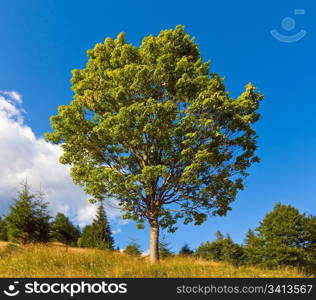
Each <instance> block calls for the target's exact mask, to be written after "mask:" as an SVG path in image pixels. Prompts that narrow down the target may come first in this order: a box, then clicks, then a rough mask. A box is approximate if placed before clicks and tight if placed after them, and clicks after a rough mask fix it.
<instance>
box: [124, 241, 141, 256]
mask: <svg viewBox="0 0 316 300" xmlns="http://www.w3.org/2000/svg"><path fill="white" fill-rule="evenodd" d="M124 253H126V254H130V255H134V256H140V255H141V254H142V252H141V250H140V246H139V245H138V244H137V243H136V242H134V241H133V242H131V243H130V244H128V245H127V246H126V248H125V250H124Z"/></svg>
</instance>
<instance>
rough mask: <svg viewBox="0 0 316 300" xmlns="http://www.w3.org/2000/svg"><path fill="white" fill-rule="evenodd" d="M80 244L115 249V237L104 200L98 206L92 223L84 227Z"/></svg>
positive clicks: (84, 246)
mask: <svg viewBox="0 0 316 300" xmlns="http://www.w3.org/2000/svg"><path fill="white" fill-rule="evenodd" d="M78 246H79V247H83V248H98V249H110V250H113V249H114V239H113V237H112V232H111V228H110V224H109V222H108V220H107V217H106V213H105V210H104V206H103V203H102V202H101V203H100V205H99V207H98V210H97V215H96V218H95V219H94V220H93V223H92V225H88V226H86V227H85V228H84V229H83V231H82V235H81V238H80V240H79V241H78Z"/></svg>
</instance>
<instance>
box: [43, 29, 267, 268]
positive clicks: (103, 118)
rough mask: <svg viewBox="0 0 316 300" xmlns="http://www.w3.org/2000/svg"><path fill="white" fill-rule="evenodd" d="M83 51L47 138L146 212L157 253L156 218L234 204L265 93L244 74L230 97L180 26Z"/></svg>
mask: <svg viewBox="0 0 316 300" xmlns="http://www.w3.org/2000/svg"><path fill="white" fill-rule="evenodd" d="M87 53H88V56H89V60H88V62H87V65H86V67H85V68H83V69H82V70H74V71H73V72H72V74H73V77H72V80H71V82H72V89H73V91H74V93H75V95H74V98H73V100H72V101H71V103H70V104H69V105H61V106H59V108H58V115H56V116H53V117H52V118H51V124H52V128H53V132H52V133H48V134H46V138H47V140H49V141H52V142H53V143H61V144H62V148H63V151H64V152H63V155H62V157H61V159H60V161H61V163H63V164H70V165H71V175H72V177H73V179H74V181H75V183H77V184H80V185H82V186H83V187H84V188H85V191H86V192H87V193H89V194H91V195H93V197H94V198H95V199H100V198H104V197H112V198H115V199H117V201H118V203H119V205H120V207H121V209H122V211H123V212H124V217H125V218H129V219H132V220H136V221H137V222H138V223H140V224H142V223H143V222H144V221H145V220H147V221H148V222H149V225H150V258H151V262H155V261H156V260H157V259H158V245H159V228H160V227H163V228H168V229H169V231H174V230H175V228H176V227H175V225H176V222H177V219H178V218H184V223H185V224H187V223H190V222H192V221H194V223H195V224H197V225H198V224H201V223H202V222H203V221H205V220H206V218H207V215H220V216H223V215H225V214H226V213H227V211H228V210H230V209H231V208H230V203H231V202H232V201H234V199H235V197H236V194H237V192H238V190H241V189H242V188H243V179H244V177H245V176H247V173H246V169H247V168H248V167H249V166H250V165H251V164H252V163H254V162H258V160H259V159H258V157H257V156H255V150H256V139H257V135H256V132H255V130H254V129H253V127H252V125H253V123H254V122H256V121H257V120H258V118H259V115H258V113H257V112H256V111H257V109H258V106H259V102H260V100H261V99H262V98H263V96H262V95H261V94H260V93H259V92H257V91H256V89H255V87H254V86H253V85H252V84H250V83H249V84H248V85H247V86H246V88H245V91H244V92H243V93H242V94H241V95H240V96H239V97H237V98H232V97H231V96H230V94H229V92H228V91H226V89H225V86H224V83H223V80H222V79H221V78H220V76H219V75H218V74H215V73H210V69H209V66H210V64H209V62H203V61H202V57H201V55H200V51H199V48H198V45H197V44H196V43H195V42H194V38H191V37H190V36H189V35H188V34H187V33H186V32H185V30H184V28H183V26H177V27H176V28H175V29H174V30H163V31H161V32H160V33H159V35H158V36H152V35H150V36H147V37H145V38H144V39H143V41H142V43H141V45H140V46H139V47H135V46H133V45H131V44H129V43H127V42H126V40H125V35H124V33H120V34H119V35H118V37H117V38H116V39H115V40H112V39H111V38H106V39H105V41H104V43H100V44H97V45H96V46H95V47H94V49H91V50H88V52H87Z"/></svg>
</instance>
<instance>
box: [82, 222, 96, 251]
mask: <svg viewBox="0 0 316 300" xmlns="http://www.w3.org/2000/svg"><path fill="white" fill-rule="evenodd" d="M92 232H93V230H92V225H87V226H85V227H84V228H83V230H82V233H81V236H80V238H79V239H78V247H81V248H94V246H95V240H94V236H93V233H92Z"/></svg>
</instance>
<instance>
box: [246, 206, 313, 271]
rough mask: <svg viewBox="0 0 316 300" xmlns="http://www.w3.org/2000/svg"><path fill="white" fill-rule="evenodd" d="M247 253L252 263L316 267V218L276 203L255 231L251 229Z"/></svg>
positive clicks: (248, 236) (247, 242) (247, 241)
mask: <svg viewBox="0 0 316 300" xmlns="http://www.w3.org/2000/svg"><path fill="white" fill-rule="evenodd" d="M245 253H246V256H247V258H248V261H249V262H250V263H262V264H265V265H268V266H279V265H281V264H283V265H292V266H301V267H304V268H307V269H308V270H313V271H315V269H316V218H315V217H314V216H308V215H305V214H302V213H300V212H299V211H298V209H296V208H294V207H293V206H291V205H283V204H281V203H277V204H276V205H275V206H274V208H273V210H272V211H271V212H269V213H268V214H267V215H266V216H265V217H264V219H263V220H262V221H261V222H260V225H259V226H258V227H257V228H256V233H254V232H251V231H250V232H248V234H247V239H246V247H245Z"/></svg>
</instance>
